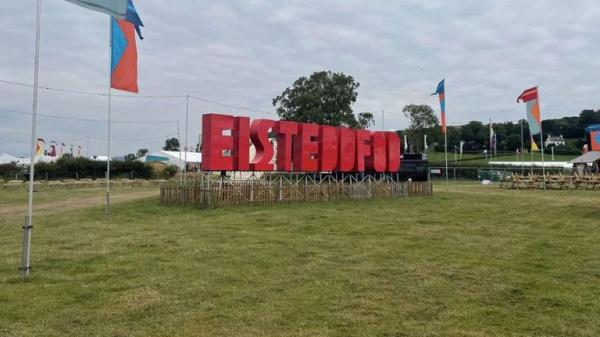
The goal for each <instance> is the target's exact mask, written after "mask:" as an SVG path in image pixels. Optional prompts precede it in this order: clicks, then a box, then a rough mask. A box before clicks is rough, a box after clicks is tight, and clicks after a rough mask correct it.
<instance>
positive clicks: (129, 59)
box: [110, 0, 144, 93]
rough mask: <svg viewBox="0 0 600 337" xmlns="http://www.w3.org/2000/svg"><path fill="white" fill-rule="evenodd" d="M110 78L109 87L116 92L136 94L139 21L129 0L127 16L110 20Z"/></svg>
mask: <svg viewBox="0 0 600 337" xmlns="http://www.w3.org/2000/svg"><path fill="white" fill-rule="evenodd" d="M111 21H112V23H111V46H112V51H111V77H110V87H111V88H113V89H117V90H123V91H129V92H133V93H138V91H139V90H138V83H137V78H138V69H137V45H136V41H135V35H136V31H137V34H138V36H139V37H140V39H142V34H141V30H140V27H143V26H144V24H143V23H142V20H141V19H140V17H139V15H138V14H137V11H136V10H135V7H134V6H133V1H132V0H129V2H128V6H127V15H126V17H125V19H123V20H117V19H115V18H114V17H113V18H112V19H111Z"/></svg>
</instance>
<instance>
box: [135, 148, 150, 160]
mask: <svg viewBox="0 0 600 337" xmlns="http://www.w3.org/2000/svg"><path fill="white" fill-rule="evenodd" d="M147 153H148V149H139V150H138V152H137V154H136V157H137V158H142V157H143V156H145V155H146V154H147Z"/></svg>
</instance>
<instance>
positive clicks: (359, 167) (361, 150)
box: [356, 130, 371, 172]
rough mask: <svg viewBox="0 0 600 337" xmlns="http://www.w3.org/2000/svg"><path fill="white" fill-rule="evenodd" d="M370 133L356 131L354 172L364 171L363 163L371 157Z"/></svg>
mask: <svg viewBox="0 0 600 337" xmlns="http://www.w3.org/2000/svg"><path fill="white" fill-rule="evenodd" d="M370 141H371V131H368V130H356V171H357V172H364V171H365V162H366V159H367V158H368V157H370V156H371V144H369V143H370Z"/></svg>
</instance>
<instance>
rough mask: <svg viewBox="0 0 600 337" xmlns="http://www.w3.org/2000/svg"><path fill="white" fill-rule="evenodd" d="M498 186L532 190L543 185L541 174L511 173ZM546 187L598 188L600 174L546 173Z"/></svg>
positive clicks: (551, 188) (562, 188) (599, 188)
mask: <svg viewBox="0 0 600 337" xmlns="http://www.w3.org/2000/svg"><path fill="white" fill-rule="evenodd" d="M500 187H503V188H510V189H516V190H534V189H542V188H543V187H544V177H543V176H542V175H528V176H521V175H516V174H515V175H513V176H512V177H507V178H506V179H503V180H502V181H501V183H500ZM546 189H549V190H600V175H597V174H596V175H562V174H547V175H546Z"/></svg>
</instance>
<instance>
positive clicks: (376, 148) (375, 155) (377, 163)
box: [367, 131, 387, 172]
mask: <svg viewBox="0 0 600 337" xmlns="http://www.w3.org/2000/svg"><path fill="white" fill-rule="evenodd" d="M385 144H386V134H385V132H382V131H376V132H373V133H371V157H369V160H368V165H367V168H368V169H369V170H372V171H375V172H385V169H386V166H387V160H386V157H387V151H386V146H385Z"/></svg>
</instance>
